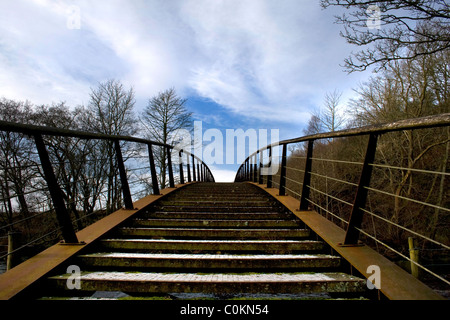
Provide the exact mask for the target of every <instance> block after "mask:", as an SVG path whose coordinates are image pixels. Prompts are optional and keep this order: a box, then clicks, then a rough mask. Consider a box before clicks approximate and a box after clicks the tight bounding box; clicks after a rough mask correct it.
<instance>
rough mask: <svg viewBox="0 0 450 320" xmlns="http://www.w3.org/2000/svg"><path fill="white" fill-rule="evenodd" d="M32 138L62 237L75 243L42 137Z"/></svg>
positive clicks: (74, 235) (70, 223) (38, 135)
mask: <svg viewBox="0 0 450 320" xmlns="http://www.w3.org/2000/svg"><path fill="white" fill-rule="evenodd" d="M34 140H35V143H36V148H37V151H38V154H39V159H40V160H41V166H42V170H43V172H44V177H45V181H46V182H47V186H48V191H49V192H50V197H51V199H52V202H53V207H54V208H55V213H56V219H57V221H58V224H59V227H60V228H61V234H62V236H63V239H64V241H66V242H67V243H77V242H78V239H77V236H76V234H75V230H74V228H73V225H72V222H71V220H70V215H69V212H68V211H67V208H66V204H65V203H64V198H63V196H62V191H61V188H60V187H59V185H58V181H57V180H56V176H55V173H54V172H53V167H52V164H51V162H50V158H49V156H48V152H47V148H46V147H45V144H44V140H43V139H42V135H40V134H35V135H34Z"/></svg>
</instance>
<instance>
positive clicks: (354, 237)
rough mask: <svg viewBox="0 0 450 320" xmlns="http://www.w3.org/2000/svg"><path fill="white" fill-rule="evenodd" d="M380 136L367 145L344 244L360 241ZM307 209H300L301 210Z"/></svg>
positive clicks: (370, 139)
mask: <svg viewBox="0 0 450 320" xmlns="http://www.w3.org/2000/svg"><path fill="white" fill-rule="evenodd" d="M377 140H378V136H377V135H376V134H370V135H369V141H368V143H367V150H366V156H365V157H364V164H363V167H362V170H361V175H360V177H359V183H358V188H357V190H356V195H355V200H354V201H353V208H352V212H351V214H350V219H349V222H348V228H347V233H346V234H345V240H344V244H346V245H349V244H357V243H358V239H359V231H358V229H360V228H361V223H362V220H363V216H364V212H363V211H362V210H364V208H365V207H366V199H367V193H368V190H367V189H366V187H368V186H369V185H370V179H371V177H372V168H373V167H372V166H371V165H370V163H373V160H374V159H375V153H376V150H377ZM302 209H306V208H300V210H302Z"/></svg>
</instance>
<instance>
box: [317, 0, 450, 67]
mask: <svg viewBox="0 0 450 320" xmlns="http://www.w3.org/2000/svg"><path fill="white" fill-rule="evenodd" d="M321 6H322V7H323V8H328V7H330V6H337V7H343V8H345V9H349V10H352V11H350V14H349V15H346V14H344V15H342V16H337V17H336V22H337V23H338V24H342V25H344V28H345V31H344V32H341V36H343V37H344V38H345V39H346V40H347V42H349V43H351V44H354V45H357V46H364V47H368V48H367V49H363V50H361V51H360V52H357V53H355V54H352V56H350V57H349V58H347V59H346V60H345V64H344V67H345V69H346V70H347V72H353V71H363V70H366V69H367V68H368V67H370V66H372V65H378V68H384V67H385V66H386V64H387V63H389V62H390V61H394V60H410V59H415V58H417V57H420V56H429V55H433V54H436V53H438V52H442V51H447V50H448V49H449V48H450V28H449V23H450V4H449V3H448V2H447V1H446V0H414V1H404V0H388V1H387V0H386V1H371V0H356V1H355V0H321ZM372 22H375V25H371V23H372Z"/></svg>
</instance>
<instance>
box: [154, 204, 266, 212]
mask: <svg viewBox="0 0 450 320" xmlns="http://www.w3.org/2000/svg"><path fill="white" fill-rule="evenodd" d="M157 211H170V212H211V213H213V212H217V213H221V212H229V213H245V212H249V213H257V212H261V213H266V212H274V208H273V207H267V206H258V207H246V206H240V207H237V206H236V207H220V206H209V207H208V206H200V205H199V206H161V207H158V208H157Z"/></svg>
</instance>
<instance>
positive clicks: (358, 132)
mask: <svg viewBox="0 0 450 320" xmlns="http://www.w3.org/2000/svg"><path fill="white" fill-rule="evenodd" d="M448 126H450V113H445V114H438V115H431V116H425V117H421V118H415V119H405V120H400V121H396V122H392V123H384V124H376V125H369V126H363V127H359V128H351V129H346V130H340V131H334V132H326V133H318V134H314V135H307V136H302V137H297V138H293V139H287V140H282V141H279V142H276V143H272V144H270V145H267V146H265V147H263V148H260V149H258V150H256V151H255V152H253V153H251V154H250V155H249V156H248V157H247V158H246V159H245V160H244V161H243V163H242V164H241V166H240V167H239V169H238V171H237V173H236V177H235V181H236V182H239V181H251V182H254V183H259V184H263V183H264V177H263V176H262V173H261V172H262V169H265V168H267V167H271V166H272V164H271V163H272V162H273V159H272V149H273V148H274V147H280V148H282V150H281V151H282V155H281V164H280V167H281V170H280V172H279V173H277V174H276V175H275V173H273V172H270V171H269V170H267V171H266V175H265V178H266V182H267V187H268V188H271V187H272V183H274V184H276V185H277V188H279V195H280V196H283V195H285V194H286V190H287V191H289V192H291V194H292V195H294V196H298V197H299V199H300V207H299V210H301V211H307V210H310V207H314V206H315V207H317V208H320V210H323V211H324V212H327V214H328V213H330V214H331V215H335V213H336V212H335V213H332V212H330V211H329V210H328V208H327V209H325V208H323V207H322V206H321V205H320V202H318V201H316V200H315V199H313V198H312V197H311V196H310V192H313V194H319V195H320V196H321V197H326V199H328V200H331V201H335V200H337V201H338V202H339V203H341V202H342V203H343V204H346V205H349V206H348V207H349V210H350V213H349V216H348V219H343V218H341V217H339V216H337V217H338V218H339V220H340V221H342V222H344V224H346V228H347V230H346V233H345V239H342V240H343V241H342V243H343V245H346V246H349V245H350V246H355V245H358V243H359V235H360V233H362V234H366V232H364V231H362V221H363V217H364V214H365V213H366V214H367V213H368V214H370V215H371V216H372V217H375V218H378V217H379V216H378V215H376V214H373V213H372V212H370V210H368V209H367V208H366V205H367V203H366V202H367V199H368V193H369V191H374V189H373V188H371V187H370V182H371V177H372V170H373V168H387V169H389V170H394V169H399V170H409V169H411V171H410V172H421V173H425V174H427V173H435V174H440V175H442V177H446V176H448V173H447V172H435V171H430V170H416V169H414V168H402V167H400V166H389V165H385V164H381V165H378V164H374V160H375V153H376V152H377V145H378V138H379V137H381V136H382V135H384V134H386V133H391V132H398V131H407V130H417V129H430V128H438V127H448ZM356 136H368V137H369V139H368V142H367V146H366V150H365V156H364V161H363V162H349V161H342V160H329V159H318V158H317V157H313V149H314V142H315V141H317V140H324V139H335V138H347V137H356ZM302 142H303V143H306V148H305V151H304V152H305V153H306V156H305V157H303V155H302V159H301V160H302V161H303V160H304V163H305V164H304V167H303V168H301V169H299V168H292V166H288V165H287V158H288V156H287V146H288V145H289V144H294V143H302ZM446 143H447V144H449V143H450V139H448V138H443V141H438V143H436V144H434V145H435V146H437V145H440V144H446ZM266 151H268V159H269V164H267V165H264V164H263V160H264V154H265V153H266ZM258 158H259V160H258ZM297 158H298V157H297ZM317 160H326V161H329V162H335V163H338V164H339V165H341V166H343V165H347V164H348V163H352V164H356V165H358V166H359V167H360V170H361V171H360V172H359V181H346V180H345V179H343V178H339V177H334V176H333V177H331V176H329V175H330V174H328V173H327V172H325V173H322V174H319V173H317V172H313V170H312V163H313V161H314V163H316V161H317ZM329 162H327V163H329ZM358 166H356V167H358ZM356 167H355V168H356ZM287 169H289V170H292V169H294V171H295V174H299V176H300V177H301V174H303V178H297V179H302V180H299V181H297V180H295V179H293V177H292V176H291V177H288V174H287V172H286V170H287ZM325 171H326V170H325ZM275 176H277V177H278V176H279V183H278V182H275V181H272V180H273V177H275ZM312 177H314V179H327V180H326V181H333V182H337V183H340V182H344V183H345V184H346V185H347V186H349V187H348V188H354V190H355V191H354V199H353V202H352V203H350V202H348V194H347V195H346V197H347V198H346V200H347V201H346V200H344V199H339V198H338V197H337V196H336V195H332V194H329V192H327V191H326V190H325V191H324V190H318V189H317V188H315V187H314V185H313V184H312V183H311V179H312ZM338 178H339V179H338ZM328 179H329V180H328ZM323 181H325V180H323ZM287 182H291V183H294V184H295V185H298V186H300V191H301V192H300V191H297V192H296V191H295V190H292V189H291V188H292V187H291V188H288V187H287V186H286V184H287ZM355 182H357V183H355ZM295 188H297V187H295ZM346 190H347V192H350V191H349V189H346ZM375 191H379V190H375ZM383 194H386V195H389V196H392V197H396V198H398V199H402V200H407V201H411V202H412V203H414V204H416V205H421V206H426V207H429V208H431V209H430V210H442V211H441V212H449V211H450V209H448V208H445V207H442V206H440V205H435V204H430V203H427V202H426V201H418V200H415V199H411V198H407V197H403V196H401V195H397V194H394V193H392V192H390V193H386V192H385V193H383ZM380 220H383V221H384V222H386V221H388V220H387V219H384V218H382V217H380ZM392 225H393V226H395V227H397V226H398V224H396V223H395V222H392ZM401 229H402V230H407V231H408V232H410V233H411V234H413V235H417V234H418V233H417V232H415V231H413V230H410V228H406V227H404V226H402V227H401ZM369 238H372V239H375V241H376V242H378V243H380V244H382V245H384V244H383V242H382V241H380V240H379V239H376V237H369ZM420 238H421V239H422V240H424V241H430V240H432V239H430V237H427V236H425V235H420ZM430 242H431V243H433V244H437V245H439V246H440V247H441V248H443V250H448V249H449V247H450V246H449V245H448V244H443V243H440V242H438V241H435V240H432V241H430ZM392 251H393V252H397V251H396V250H395V249H392ZM411 263H412V264H413V263H414V264H417V262H415V261H411ZM421 268H422V269H423V270H425V271H427V272H428V271H429V270H428V269H427V268H425V267H424V266H421ZM433 275H434V276H436V277H437V278H439V279H440V280H443V281H444V282H446V283H447V284H450V282H448V281H447V280H445V279H443V278H442V277H440V276H437V275H435V274H433Z"/></svg>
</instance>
